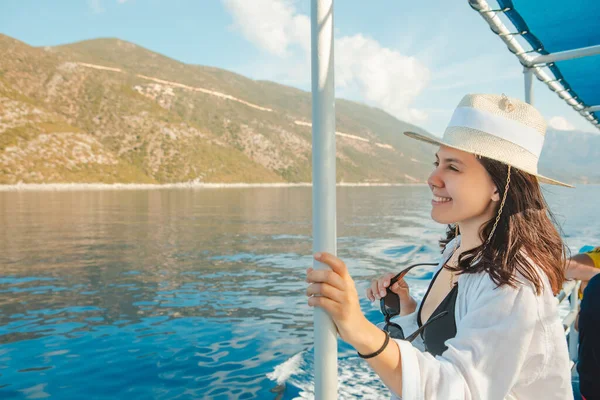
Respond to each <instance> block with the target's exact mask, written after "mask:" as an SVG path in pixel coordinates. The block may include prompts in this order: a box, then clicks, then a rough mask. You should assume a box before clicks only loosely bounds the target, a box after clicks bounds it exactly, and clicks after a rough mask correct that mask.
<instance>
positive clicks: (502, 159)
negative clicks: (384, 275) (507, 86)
mask: <svg viewBox="0 0 600 400" xmlns="http://www.w3.org/2000/svg"><path fill="white" fill-rule="evenodd" d="M545 128H546V124H545V122H544V119H543V117H542V116H541V115H540V114H539V112H538V111H537V110H536V109H535V108H533V107H532V106H530V105H528V104H526V103H523V102H521V101H519V100H515V99H509V98H507V97H506V96H504V95H502V96H498V95H479V94H475V95H467V96H465V97H464V98H463V100H462V101H461V103H460V104H459V106H458V107H457V109H456V110H455V112H454V115H453V117H452V120H451V121H450V124H449V126H448V128H447V129H446V131H445V133H444V136H443V138H442V140H435V139H432V138H430V137H426V136H423V135H419V134H415V133H410V132H407V133H406V135H408V136H409V137H412V138H415V139H418V140H421V141H425V142H428V143H432V144H436V145H439V146H440V147H439V150H438V151H437V154H436V159H435V163H434V165H435V169H434V171H433V172H432V174H431V176H430V177H429V179H428V184H429V187H430V189H431V191H432V194H433V200H432V211H431V216H432V218H433V219H434V220H435V221H437V222H440V223H443V224H449V225H450V226H451V227H450V229H449V230H448V234H447V238H446V240H444V241H443V245H444V251H443V254H442V259H441V261H440V264H439V266H438V271H437V273H436V275H435V276H434V278H433V279H432V282H431V283H430V286H429V289H428V292H427V294H426V295H425V298H424V301H423V302H422V304H421V305H420V306H417V305H416V303H415V302H414V301H412V299H410V298H409V296H408V292H407V291H406V290H405V293H404V295H403V296H401V297H402V300H403V304H402V306H404V307H406V309H408V311H410V314H408V315H404V316H402V317H400V318H398V319H397V320H396V321H395V322H396V323H398V324H400V325H401V327H402V328H403V331H404V332H406V333H407V335H408V334H410V333H412V332H414V331H416V330H418V329H419V326H422V325H423V324H425V323H426V322H427V321H428V320H429V319H431V318H432V317H434V316H436V315H438V314H440V313H441V312H444V314H445V315H443V316H441V317H439V316H438V318H436V320H435V321H433V322H432V323H431V325H428V326H427V327H425V328H424V330H423V331H422V333H421V337H419V338H418V339H417V340H415V341H414V342H412V343H411V342H409V341H406V340H396V339H394V340H390V339H389V336H388V334H387V333H386V332H384V331H382V330H381V329H379V328H377V327H376V326H375V325H373V324H372V323H370V322H369V321H368V320H367V319H366V318H365V317H364V315H363V314H362V312H361V310H360V306H359V301H358V295H357V293H356V289H355V286H354V282H353V280H352V278H351V277H350V275H349V274H348V271H347V269H346V266H345V265H344V263H343V261H342V260H340V259H338V258H336V257H335V256H333V255H331V254H328V253H322V254H320V253H317V254H315V259H316V260H318V261H320V262H321V263H324V264H326V265H328V266H329V267H330V268H331V270H332V271H333V273H331V272H330V271H328V270H327V269H319V270H313V269H312V268H309V269H308V271H307V281H308V282H309V283H310V285H309V287H308V289H307V292H306V293H307V296H309V299H308V304H309V305H310V306H315V307H321V308H323V309H324V310H325V311H326V312H327V313H328V314H329V315H330V316H331V317H332V319H333V321H334V323H335V325H336V327H337V330H338V332H339V334H340V336H341V338H342V339H343V340H344V341H346V342H348V343H349V344H350V345H352V346H353V347H354V348H355V349H356V350H357V351H358V353H359V355H360V356H361V357H362V358H366V359H367V362H368V363H369V365H370V366H371V367H372V368H373V370H374V371H375V372H376V373H377V374H378V375H379V376H380V377H381V379H382V380H383V382H384V383H385V384H386V386H388V388H390V390H391V391H392V393H393V394H394V395H395V396H398V397H401V398H402V399H404V400H413V399H427V400H430V399H431V400H433V399H444V400H446V399H483V400H495V399H498V400H500V399H534V398H535V399H545V400H546V399H561V400H564V399H571V398H573V394H572V392H571V382H570V370H569V364H570V362H569V358H568V352H567V344H566V341H565V337H564V332H563V328H562V325H561V322H560V320H559V318H558V312H557V304H556V301H555V299H554V294H555V293H557V292H558V291H559V290H560V288H561V286H562V283H563V281H564V270H563V266H564V264H565V259H564V246H563V243H562V241H561V239H560V236H559V234H558V232H557V230H556V228H555V226H554V224H553V223H552V220H551V216H549V211H548V208H547V205H546V203H545V201H544V198H543V196H542V194H541V191H540V186H539V183H538V181H540V182H545V183H551V184H557V185H563V186H568V185H566V184H563V183H561V182H558V181H555V180H552V179H549V178H546V177H543V176H541V175H539V174H538V173H537V162H538V159H539V155H540V152H541V149H542V145H543V141H544V135H545ZM385 280H386V279H381V280H380V281H381V282H383V281H385ZM381 286H385V285H379V283H377V284H376V285H374V286H373V287H372V288H371V289H370V291H368V293H367V294H368V296H369V297H371V300H374V298H375V297H377V298H379V297H380V296H383V295H385V291H380V290H383V289H384V288H383V287H381ZM373 289H375V290H373ZM392 290H396V291H398V288H397V287H392ZM378 291H380V292H379V293H378ZM400 292H402V290H400ZM404 314H406V312H405V313H404ZM426 349H427V351H426Z"/></svg>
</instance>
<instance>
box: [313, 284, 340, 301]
mask: <svg viewBox="0 0 600 400" xmlns="http://www.w3.org/2000/svg"><path fill="white" fill-rule="evenodd" d="M306 295H307V296H309V297H310V296H322V297H327V298H328V299H331V300H333V301H335V302H336V303H341V302H342V300H343V297H344V293H343V292H342V291H341V290H339V289H336V288H334V287H333V286H331V285H328V284H326V283H313V284H311V285H309V286H308V288H306Z"/></svg>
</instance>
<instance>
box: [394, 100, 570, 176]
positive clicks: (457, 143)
mask: <svg viewBox="0 0 600 400" xmlns="http://www.w3.org/2000/svg"><path fill="white" fill-rule="evenodd" d="M404 134H405V135H407V136H409V137H411V138H413V139H417V140H421V141H423V142H427V143H431V144H437V145H443V146H448V147H451V148H454V149H458V150H462V151H466V152H467V153H471V154H475V155H478V156H483V157H487V158H491V159H492V160H496V161H500V162H502V163H504V164H507V165H510V166H512V167H514V168H517V169H520V170H521V171H524V172H527V173H528V174H531V175H534V176H536V177H537V178H538V181H540V182H543V183H549V184H552V185H560V186H566V187H573V186H571V185H568V184H566V183H562V182H559V181H557V180H554V179H550V178H547V177H545V176H542V175H540V174H538V161H539V159H540V154H541V152H542V146H543V145H544V138H545V136H546V121H544V117H542V115H541V114H540V113H539V111H538V110H536V109H535V108H534V107H533V106H531V105H530V104H527V103H525V102H523V101H521V100H518V99H513V98H509V97H506V96H505V95H497V94H467V95H466V96H465V97H463V99H462V100H461V101H460V103H459V104H458V106H457V107H456V110H454V114H453V115H452V119H451V120H450V123H449V124H448V127H447V128H446V131H445V132H444V136H443V137H442V139H441V140H437V139H434V138H431V137H429V136H425V135H421V134H418V133H414V132H404Z"/></svg>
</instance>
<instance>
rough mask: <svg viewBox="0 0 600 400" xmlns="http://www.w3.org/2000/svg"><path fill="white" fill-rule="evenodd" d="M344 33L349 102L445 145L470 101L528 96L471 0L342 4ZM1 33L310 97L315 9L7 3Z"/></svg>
mask: <svg viewBox="0 0 600 400" xmlns="http://www.w3.org/2000/svg"><path fill="white" fill-rule="evenodd" d="M367 3H368V6H367V5H366V4H367ZM334 25H335V30H334V35H335V44H334V46H335V64H336V77H335V85H336V89H335V90H336V97H338V98H339V97H341V98H346V99H350V100H354V101H358V102H361V103H365V104H368V105H371V106H374V107H379V108H382V109H384V110H385V111H387V112H389V113H390V114H392V115H394V116H396V117H397V118H399V119H402V120H404V121H407V122H411V123H413V124H416V125H419V126H421V127H423V128H425V129H427V130H428V131H429V132H431V133H432V134H435V135H442V133H443V131H444V128H445V127H446V125H447V124H448V122H449V121H450V118H451V116H452V112H453V110H454V108H455V107H456V105H457V104H458V102H459V101H460V99H461V98H462V97H463V96H464V95H465V94H466V93H505V94H506V95H508V96H513V97H517V98H521V99H523V98H524V83H523V73H522V67H521V66H520V64H519V63H518V61H517V60H516V58H515V57H514V55H512V54H511V53H509V52H508V50H507V49H506V46H505V45H504V43H503V42H502V41H501V40H500V39H499V38H498V37H497V36H496V35H494V34H493V33H492V32H491V31H490V29H489V27H488V25H487V23H486V22H485V21H484V20H483V19H482V18H481V17H480V16H479V15H478V14H477V13H476V12H475V11H473V10H472V9H471V8H470V7H469V5H468V2H467V0H460V1H459V0H452V1H449V0H428V1H407V0H373V1H369V2H366V1H364V0H336V1H335V9H334ZM0 33H3V34H5V35H8V36H11V37H14V38H16V39H18V40H21V41H23V42H25V43H27V44H29V45H32V46H53V45H59V44H66V43H72V42H77V41H82V40H86V39H94V38H100V37H114V38H119V39H122V40H126V41H129V42H133V43H135V44H137V45H140V46H142V47H145V48H147V49H150V50H152V51H155V52H158V53H161V54H163V55H166V56H168V57H171V58H174V59H176V60H179V61H182V62H185V63H188V64H200V65H210V66H214V67H219V68H223V69H227V70H230V71H234V72H237V73H239V74H242V75H245V76H247V77H250V78H252V79H262V80H271V81H275V82H278V83H282V84H286V85H290V86H294V87H297V88H300V89H303V90H306V91H309V90H310V79H311V77H310V1H309V0H60V1H42V0H18V1H16V0H14V1H11V0H3V1H2V2H1V4H0ZM534 101H535V106H536V107H537V108H538V109H539V110H540V111H541V112H542V114H543V115H544V117H545V118H546V120H547V121H548V122H549V125H550V126H552V127H554V128H557V129H561V130H573V129H576V130H580V131H585V132H593V133H598V130H597V129H596V128H594V127H593V126H592V125H591V124H590V123H589V122H587V121H586V120H584V119H583V117H581V116H579V114H577V113H576V112H575V111H574V110H573V109H572V108H571V107H569V106H567V105H566V104H565V103H564V102H563V101H562V100H561V99H559V98H558V96H557V95H556V94H554V93H552V92H551V91H550V90H549V89H547V88H546V86H545V85H543V84H542V83H540V82H538V81H537V80H535V83H534Z"/></svg>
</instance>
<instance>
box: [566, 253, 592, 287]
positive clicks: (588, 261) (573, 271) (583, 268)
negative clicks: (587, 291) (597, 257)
mask: <svg viewBox="0 0 600 400" xmlns="http://www.w3.org/2000/svg"><path fill="white" fill-rule="evenodd" d="M598 273H600V268H595V267H594V261H593V260H592V258H591V257H590V256H588V255H587V254H585V253H582V254H576V255H574V256H573V257H571V258H570V259H569V260H567V270H566V271H565V275H566V277H567V279H576V280H579V281H583V282H588V281H589V280H590V279H592V278H593V277H594V276H596V275H597V274H598Z"/></svg>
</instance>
